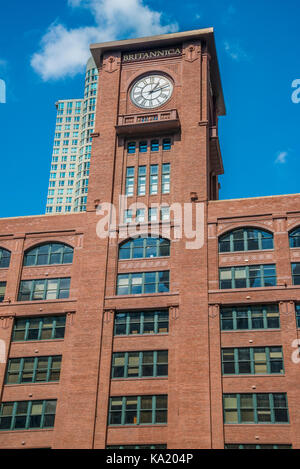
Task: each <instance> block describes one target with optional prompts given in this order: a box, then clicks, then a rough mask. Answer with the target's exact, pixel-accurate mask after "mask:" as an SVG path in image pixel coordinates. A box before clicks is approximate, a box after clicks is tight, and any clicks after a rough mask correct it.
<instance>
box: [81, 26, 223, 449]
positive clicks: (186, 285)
mask: <svg viewBox="0 0 300 469" xmlns="http://www.w3.org/2000/svg"><path fill="white" fill-rule="evenodd" d="M91 52H92V55H93V58H94V60H95V63H96V65H97V67H98V69H99V94H98V102H97V115H96V124H95V133H94V134H93V153H92V163H91V176H90V183H89V196H88V208H87V211H88V212H90V213H93V212H95V211H97V214H98V215H97V216H99V220H100V219H101V216H100V214H103V213H104V210H103V209H104V207H105V206H106V204H107V203H110V204H112V206H113V207H114V209H115V213H116V217H115V218H114V217H113V218H112V220H111V221H112V223H111V225H110V230H109V236H108V237H107V238H105V237H103V239H101V240H100V241H99V242H100V243H101V247H100V246H99V245H98V249H102V250H103V253H106V254H105V255H104V254H103V265H101V266H99V269H101V270H102V271H103V272H104V277H105V279H104V292H103V298H104V300H103V303H104V311H105V310H107V311H110V313H107V314H108V315H109V314H112V315H114V317H115V318H116V317H117V316H118V315H119V314H122V312H124V314H133V315H134V314H135V313H136V314H139V313H140V312H141V311H143V312H145V313H143V314H145V315H146V316H144V318H146V319H145V320H147V317H148V316H147V314H149V318H150V317H152V316H151V314H153V312H155V311H159V310H162V309H167V310H168V312H169V327H170V329H169V334H168V335H165V336H164V335H160V336H153V335H151V334H150V335H149V336H148V337H145V336H143V337H133V336H132V335H131V336H130V337H127V339H126V338H123V342H122V341H121V342H120V339H118V338H117V339H113V334H114V333H113V326H112V322H107V323H104V326H103V341H102V348H103V350H102V358H101V363H100V372H99V379H100V383H99V386H100V387H99V389H101V395H99V402H98V407H97V412H98V415H97V424H96V432H95V441H96V447H99V448H100V447H103V446H104V445H105V444H106V445H110V444H113V442H116V441H117V440H118V439H119V440H120V441H121V440H122V441H123V442H124V438H125V440H126V438H129V440H130V441H146V440H147V439H148V440H149V438H150V434H151V438H150V439H151V440H152V439H153V438H154V439H156V441H157V442H159V441H163V442H167V444H168V448H210V447H211V446H212V445H213V439H214V437H215V436H214V435H213V433H212V430H211V418H210V413H211V386H210V377H209V368H208V364H207V359H208V358H207V357H208V355H209V341H208V290H207V242H206V241H207V240H206V238H207V234H206V231H207V230H206V212H207V204H208V201H209V200H215V199H217V198H218V189H219V185H218V175H220V174H222V173H223V166H222V158H221V154H220V147H219V141H218V117H219V115H224V114H225V107H224V101H223V94H222V87H221V81H220V75H219V69H218V62H217V56H216V49H215V43H214V35H213V30H212V29H205V30H197V31H191V32H184V33H176V34H167V35H164V36H154V37H147V38H142V39H133V40H125V41H118V42H112V43H103V44H94V45H92V46H91ZM120 196H122V197H121V200H122V203H121V206H120ZM136 223H138V226H139V233H142V234H143V235H145V233H149V225H150V224H151V226H152V227H153V224H154V225H155V229H156V231H157V234H158V235H159V236H161V237H164V236H163V234H164V233H165V231H164V230H165V229H166V227H169V230H170V233H169V238H170V253H169V255H168V256H162V257H160V258H159V259H155V258H154V257H155V256H154V257H152V255H150V254H149V255H148V254H145V256H142V255H140V254H139V253H138V250H137V251H134V252H135V254H133V256H129V257H130V258H131V260H130V261H128V260H127V261H125V260H124V259H122V256H123V254H122V255H121V256H120V252H121V251H120V249H121V247H122V245H123V243H124V239H125V242H126V241H128V239H129V238H130V235H127V236H128V239H127V240H126V234H125V235H124V229H125V227H129V229H130V227H132V225H134V224H136ZM179 225H181V227H180V226H179ZM178 231H179V232H180V231H181V233H182V235H180V234H179V235H178ZM197 231H200V233H199V239H197V240H196V241H197V242H195V240H194V239H193V234H194V232H197ZM140 236H141V235H140ZM100 238H101V233H100ZM131 239H134V236H131ZM136 242H137V243H138V241H136ZM193 242H194V243H193ZM133 249H135V248H133ZM146 249H148V248H146ZM149 249H150V248H149ZM122 252H123V251H122ZM149 252H150V251H149ZM124 256H125V258H126V259H128V256H126V255H125V254H124ZM142 257H146V259H145V258H144V259H142ZM147 279H149V282H150V283H151V282H153V285H152V286H149V285H148V283H147V282H148V280H147ZM157 279H163V280H162V281H161V282H160V280H158V286H157V285H156V286H154V284H155V282H157ZM140 282H141V284H140ZM154 349H155V350H161V351H162V350H164V351H166V350H167V351H168V357H169V358H168V379H165V378H161V379H157V380H152V381H148V382H145V380H144V381H140V382H139V383H138V386H137V387H136V386H135V385H134V382H130V381H123V382H122V381H119V382H117V381H113V383H112V384H113V386H112V387H110V384H109V379H110V369H111V362H110V359H111V355H112V353H113V352H114V351H115V352H116V353H117V352H118V351H119V350H126V352H128V353H131V352H137V351H143V350H154ZM136 394H138V397H137V399H138V406H143V404H142V398H143V396H144V397H145V396H146V397H147V396H148V397H149V396H150V397H149V399H150V400H151V399H152V397H153V396H156V397H155V399H156V402H158V400H159V397H161V402H162V403H161V404H160V405H161V406H162V407H165V406H166V405H167V408H168V423H167V425H166V422H165V421H164V420H163V418H162V422H161V425H159V422H156V424H157V423H158V425H153V426H150V427H148V426H147V425H145V426H144V425H140V426H139V425H138V426H134V425H133V426H132V427H130V429H129V430H128V431H129V434H128V433H126V435H125V434H124V431H125V432H126V430H125V429H124V427H121V426H118V424H116V422H117V423H120V422H119V420H118V419H116V421H115V422H114V421H111V422H110V423H111V424H110V425H109V426H108V427H106V425H107V419H108V412H110V418H111V416H112V415H115V414H114V409H117V402H119V403H120V402H121V403H122V404H120V405H121V406H123V407H124V406H125V408H126V406H127V404H126V403H127V402H128V399H129V397H130V396H132V395H136ZM151 396H152V397H151ZM162 396H163V397H162ZM166 399H167V402H168V403H167V404H166ZM118 400H119V401H118ZM145 405H146V404H145ZM157 405H158V404H157ZM115 406H116V407H115ZM123 410H124V409H123ZM116 413H117V411H116ZM126 415H127V414H126ZM122 418H123V419H124V418H125V421H123V425H124V424H126V419H127V418H128V419H129V420H128V422H129V423H132V422H130V417H129V414H128V415H127V416H126V417H124V416H123V417H122ZM145 418H146V417H145ZM128 435H129V436H128ZM105 439H106V440H105ZM129 440H128V441H129Z"/></svg>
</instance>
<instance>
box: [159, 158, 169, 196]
mask: <svg viewBox="0 0 300 469" xmlns="http://www.w3.org/2000/svg"><path fill="white" fill-rule="evenodd" d="M170 172H171V166H170V163H164V164H163V165H162V176H161V192H162V194H169V193H170Z"/></svg>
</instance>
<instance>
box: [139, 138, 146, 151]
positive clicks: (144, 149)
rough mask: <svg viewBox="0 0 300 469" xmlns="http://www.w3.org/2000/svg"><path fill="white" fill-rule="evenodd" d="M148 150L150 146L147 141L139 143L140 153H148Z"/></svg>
mask: <svg viewBox="0 0 300 469" xmlns="http://www.w3.org/2000/svg"><path fill="white" fill-rule="evenodd" d="M147 149H148V144H147V141H142V142H140V143H139V152H140V153H146V152H147Z"/></svg>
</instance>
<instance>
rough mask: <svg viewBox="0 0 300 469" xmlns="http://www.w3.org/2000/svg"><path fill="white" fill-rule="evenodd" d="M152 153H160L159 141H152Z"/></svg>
mask: <svg viewBox="0 0 300 469" xmlns="http://www.w3.org/2000/svg"><path fill="white" fill-rule="evenodd" d="M150 145H151V151H153V152H154V151H158V150H159V140H151V144H150Z"/></svg>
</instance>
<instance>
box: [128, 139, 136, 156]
mask: <svg viewBox="0 0 300 469" xmlns="http://www.w3.org/2000/svg"><path fill="white" fill-rule="evenodd" d="M135 147H136V144H135V142H128V144H127V153H129V154H132V153H135Z"/></svg>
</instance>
